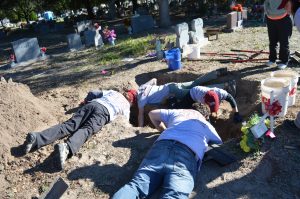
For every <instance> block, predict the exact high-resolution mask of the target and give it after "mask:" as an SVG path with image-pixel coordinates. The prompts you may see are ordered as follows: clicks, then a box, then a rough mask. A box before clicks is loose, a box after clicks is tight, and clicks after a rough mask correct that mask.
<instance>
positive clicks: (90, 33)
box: [84, 30, 103, 47]
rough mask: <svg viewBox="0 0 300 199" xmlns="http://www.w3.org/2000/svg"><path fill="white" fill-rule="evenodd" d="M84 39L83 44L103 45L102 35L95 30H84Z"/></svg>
mask: <svg viewBox="0 0 300 199" xmlns="http://www.w3.org/2000/svg"><path fill="white" fill-rule="evenodd" d="M84 41H85V46H96V47H97V46H101V45H103V41H102V37H101V35H100V34H99V31H98V34H97V31H95V30H86V31H84Z"/></svg>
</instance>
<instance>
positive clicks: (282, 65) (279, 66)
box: [277, 63, 287, 69]
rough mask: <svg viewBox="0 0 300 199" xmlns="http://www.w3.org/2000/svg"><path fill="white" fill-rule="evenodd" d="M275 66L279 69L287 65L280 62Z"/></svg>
mask: <svg viewBox="0 0 300 199" xmlns="http://www.w3.org/2000/svg"><path fill="white" fill-rule="evenodd" d="M277 67H278V68H279V69H285V68H286V67H287V64H284V63H280V64H277Z"/></svg>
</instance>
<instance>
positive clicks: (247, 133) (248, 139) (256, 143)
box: [240, 114, 270, 153]
mask: <svg viewBox="0 0 300 199" xmlns="http://www.w3.org/2000/svg"><path fill="white" fill-rule="evenodd" d="M260 119H261V117H260V116H258V115H257V114H254V115H252V116H250V118H249V120H248V122H245V123H243V126H242V128H241V131H242V133H243V136H242V140H241V141H240V147H241V149H242V150H243V151H244V152H247V153H248V152H250V151H251V150H256V151H257V150H259V148H260V146H261V144H262V141H263V138H259V139H257V138H255V137H254V135H253V134H252V132H251V130H250V128H251V127H253V126H254V125H256V124H258V123H259V122H260ZM264 123H265V125H266V126H267V127H268V128H269V127H270V120H269V119H265V120H264Z"/></svg>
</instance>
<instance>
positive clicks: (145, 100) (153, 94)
mask: <svg viewBox="0 0 300 199" xmlns="http://www.w3.org/2000/svg"><path fill="white" fill-rule="evenodd" d="M168 96H169V87H168V85H166V84H165V85H161V86H157V85H149V84H143V85H141V86H140V87H139V89H138V96H137V100H138V107H139V108H143V107H144V106H146V105H147V104H161V102H163V101H164V100H165V99H166V98H167V97H168Z"/></svg>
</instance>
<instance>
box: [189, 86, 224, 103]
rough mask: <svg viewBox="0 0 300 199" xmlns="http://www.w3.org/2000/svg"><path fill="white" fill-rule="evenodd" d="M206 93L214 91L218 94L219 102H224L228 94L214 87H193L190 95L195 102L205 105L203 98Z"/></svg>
mask: <svg viewBox="0 0 300 199" xmlns="http://www.w3.org/2000/svg"><path fill="white" fill-rule="evenodd" d="M208 91H215V92H216V93H217V94H218V96H219V100H220V101H221V100H225V99H226V98H227V96H228V92H227V91H225V90H223V89H221V88H216V87H214V88H209V87H206V86H195V87H193V88H191V90H190V95H191V97H192V99H193V100H194V101H195V102H200V103H202V104H204V103H205V101H204V96H205V94H206V92H208Z"/></svg>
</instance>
